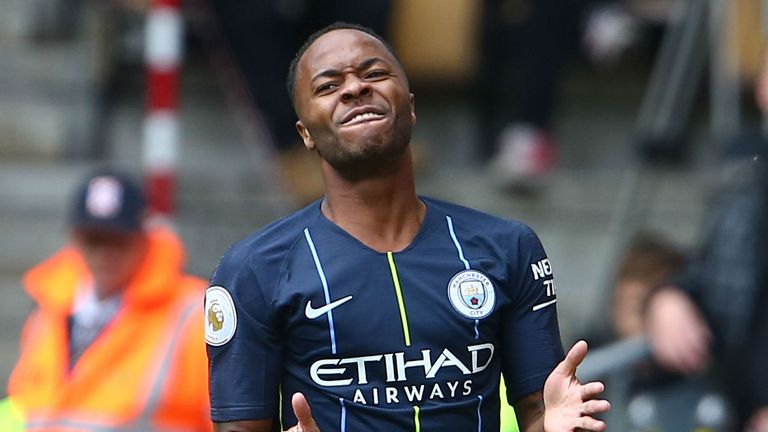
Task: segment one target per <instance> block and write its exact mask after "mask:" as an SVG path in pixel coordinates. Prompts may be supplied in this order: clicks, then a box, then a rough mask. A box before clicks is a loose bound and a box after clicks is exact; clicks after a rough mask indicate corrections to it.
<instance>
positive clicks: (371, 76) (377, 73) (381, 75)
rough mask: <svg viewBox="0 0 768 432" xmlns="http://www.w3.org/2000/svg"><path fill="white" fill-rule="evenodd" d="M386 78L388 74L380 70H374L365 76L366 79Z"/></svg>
mask: <svg viewBox="0 0 768 432" xmlns="http://www.w3.org/2000/svg"><path fill="white" fill-rule="evenodd" d="M387 76H389V72H387V71H385V70H381V69H374V70H372V71H370V72H368V73H366V74H365V78H366V79H377V78H385V77H387Z"/></svg>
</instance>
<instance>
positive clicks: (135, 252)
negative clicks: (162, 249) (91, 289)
mask: <svg viewBox="0 0 768 432" xmlns="http://www.w3.org/2000/svg"><path fill="white" fill-rule="evenodd" d="M73 239H74V242H75V245H76V246H77V247H78V248H79V249H80V251H81V252H82V255H83V258H84V260H85V264H86V265H87V266H88V269H89V270H90V272H91V275H92V276H93V282H94V285H95V287H96V290H97V292H96V294H97V296H98V297H99V298H104V297H108V296H110V295H113V294H117V293H118V292H119V291H121V290H123V289H125V288H126V287H127V286H128V284H129V283H130V280H131V278H132V277H133V276H134V274H135V273H136V271H137V270H138V268H139V265H140V264H141V262H142V260H143V259H144V255H145V253H146V247H147V239H146V235H145V234H144V232H142V231H136V232H128V233H124V232H117V231H110V230H99V229H77V230H75V232H74V235H73Z"/></svg>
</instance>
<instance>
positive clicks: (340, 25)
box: [287, 21, 407, 105]
mask: <svg viewBox="0 0 768 432" xmlns="http://www.w3.org/2000/svg"><path fill="white" fill-rule="evenodd" d="M334 30H358V31H361V32H363V33H367V34H369V35H371V36H373V37H375V38H376V39H377V40H378V41H379V42H381V43H382V45H384V47H385V48H387V50H388V51H389V53H390V54H392V56H393V57H394V58H395V60H397V62H398V66H400V68H401V69H402V68H403V65H402V64H401V62H400V56H398V55H397V52H396V51H395V49H394V48H392V45H390V44H389V42H387V41H386V40H384V38H383V37H381V36H379V34H378V33H376V32H375V31H374V30H373V29H371V28H368V27H366V26H362V25H360V24H351V23H346V22H342V21H337V22H335V23H333V24H331V25H329V26H326V27H323V28H321V29H320V30H318V31H316V32H314V33H312V34H311V35H310V36H309V37H308V38H307V40H306V42H304V44H303V45H302V46H301V48H299V51H298V52H296V56H295V57H293V60H292V61H291V65H290V66H289V67H288V81H287V85H288V97H289V98H291V103H292V104H294V105H295V103H296V100H295V99H294V96H293V90H294V88H295V87H296V69H297V68H298V65H299V60H301V57H302V56H304V53H305V52H306V51H307V49H309V47H310V46H311V45H312V44H313V43H315V41H316V40H318V39H319V38H320V36H322V35H324V34H326V33H329V32H332V31H334ZM406 79H407V78H406Z"/></svg>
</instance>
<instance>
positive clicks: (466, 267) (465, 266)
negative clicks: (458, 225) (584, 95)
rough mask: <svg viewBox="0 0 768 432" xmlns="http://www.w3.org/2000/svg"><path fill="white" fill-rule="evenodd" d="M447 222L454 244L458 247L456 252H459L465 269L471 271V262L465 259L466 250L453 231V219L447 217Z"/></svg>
mask: <svg viewBox="0 0 768 432" xmlns="http://www.w3.org/2000/svg"><path fill="white" fill-rule="evenodd" d="M445 220H447V221H448V231H450V233H451V238H452V239H453V244H454V245H455V246H456V251H458V252H459V259H460V260H461V262H463V263H464V269H465V270H469V261H467V259H466V258H464V250H463V249H462V248H461V243H459V239H458V238H456V233H455V232H454V231H453V219H451V217H450V216H446V217H445Z"/></svg>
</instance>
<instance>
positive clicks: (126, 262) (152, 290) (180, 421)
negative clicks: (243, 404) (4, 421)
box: [8, 170, 211, 432]
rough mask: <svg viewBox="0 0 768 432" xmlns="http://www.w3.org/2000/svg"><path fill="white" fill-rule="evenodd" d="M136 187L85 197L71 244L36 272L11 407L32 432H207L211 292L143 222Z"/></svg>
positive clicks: (177, 247)
mask: <svg viewBox="0 0 768 432" xmlns="http://www.w3.org/2000/svg"><path fill="white" fill-rule="evenodd" d="M144 219H145V199H144V196H143V194H142V192H141V190H140V188H139V187H138V186H137V185H136V184H135V183H134V182H133V181H132V180H131V179H130V178H128V177H126V176H125V175H123V174H120V173H118V172H114V171H111V170H102V171H99V172H97V173H96V174H94V175H92V176H90V177H88V178H87V179H86V180H85V182H84V183H83V185H82V187H81V188H80V189H79V191H78V193H77V195H76V197H75V201H74V203H73V206H72V212H71V220H70V222H71V230H72V231H71V232H72V244H71V245H68V246H66V247H64V248H63V249H62V250H60V251H59V252H58V253H56V254H55V255H53V256H52V257H50V258H48V259H47V260H45V261H44V262H42V263H41V264H39V265H38V266H36V267H34V268H33V269H31V270H30V271H29V272H27V274H26V275H25V276H24V286H25V288H26V290H27V292H28V293H29V295H30V296H31V297H32V298H33V300H34V301H35V303H36V305H35V308H34V310H33V311H32V312H31V313H30V315H29V318H28V319H27V322H26V324H25V326H24V330H23V332H22V335H21V356H20V359H19V360H18V363H17V364H16V366H15V368H14V370H13V372H12V374H11V377H10V380H9V385H8V395H9V397H10V398H11V399H12V400H13V402H14V403H15V405H16V406H17V407H18V408H20V409H21V412H22V413H23V415H24V418H25V421H26V426H27V430H47V431H49V430H64V429H66V430H118V429H119V430H141V431H159V430H164V431H167V430H183V431H190V432H196V431H208V430H210V429H211V424H210V420H209V417H208V402H207V400H208V396H207V383H206V377H207V362H206V357H205V345H204V342H203V332H202V330H201V329H202V328H203V316H202V313H200V312H201V311H200V308H201V307H202V304H201V303H200V301H201V299H202V295H203V289H204V288H205V286H206V282H205V281H204V280H201V279H198V278H195V277H192V276H188V275H185V274H184V273H182V266H183V260H184V251H183V248H182V245H181V243H180V241H179V239H178V238H177V237H176V236H175V235H174V234H173V233H171V232H170V231H169V230H167V229H163V228H159V227H158V228H150V227H147V226H146V224H145V222H144Z"/></svg>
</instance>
